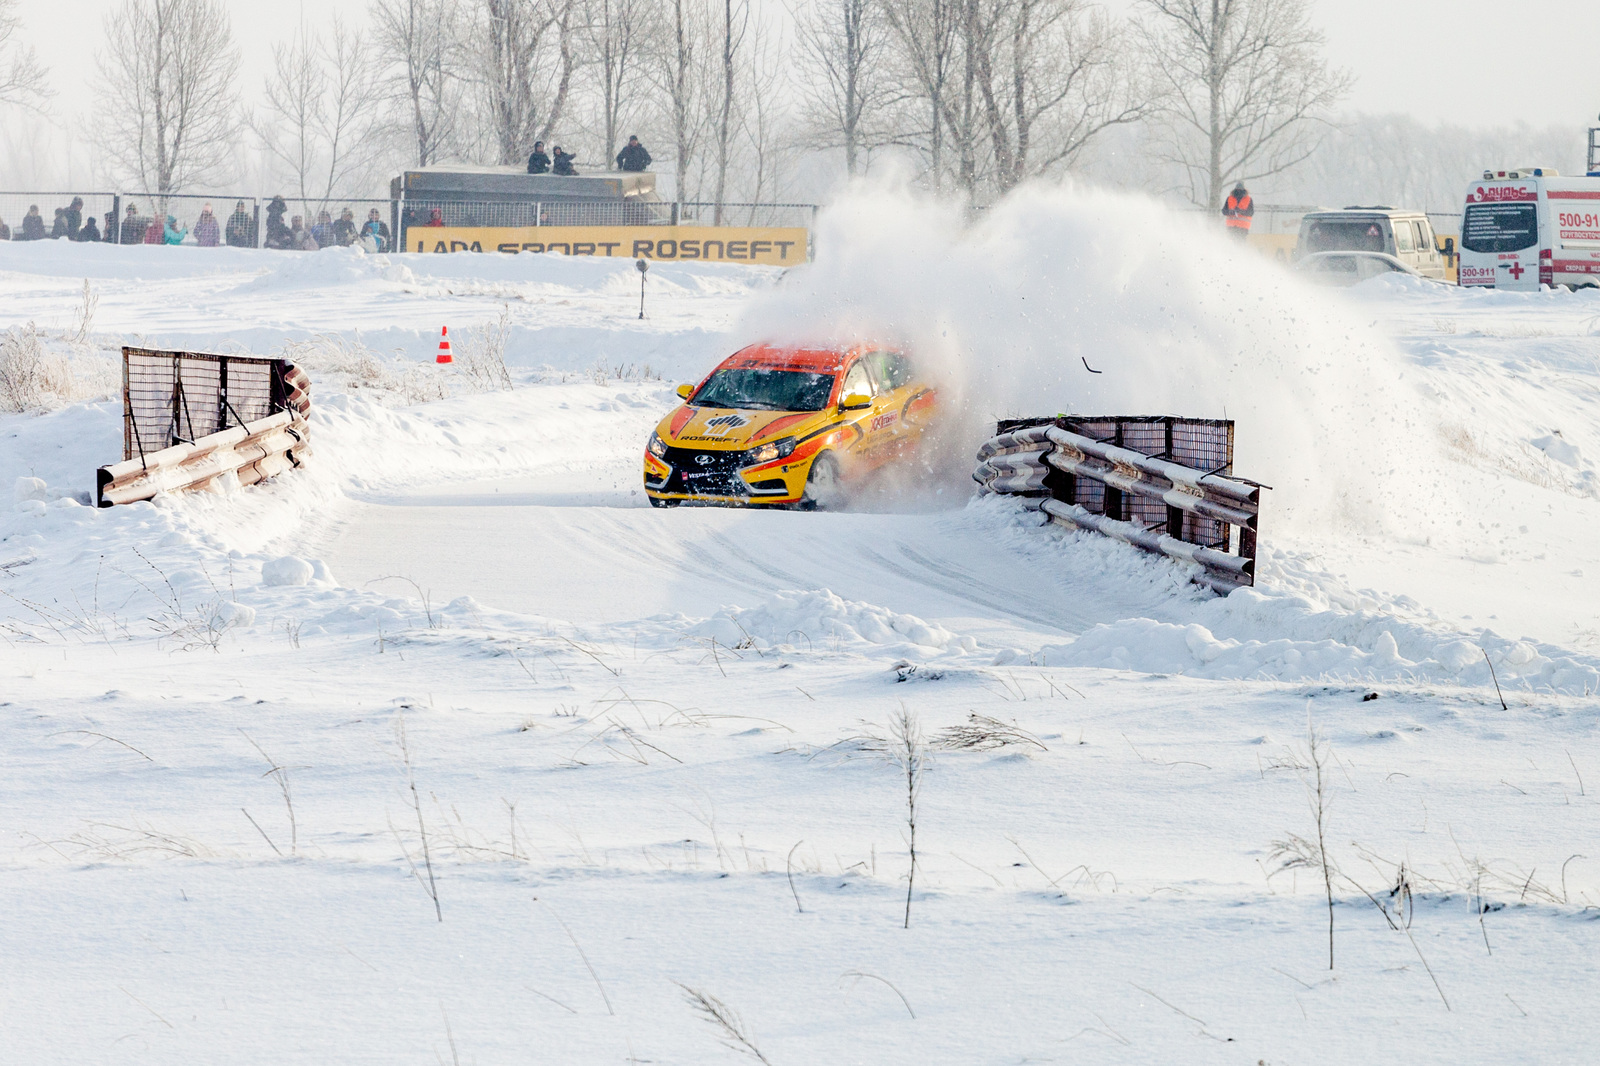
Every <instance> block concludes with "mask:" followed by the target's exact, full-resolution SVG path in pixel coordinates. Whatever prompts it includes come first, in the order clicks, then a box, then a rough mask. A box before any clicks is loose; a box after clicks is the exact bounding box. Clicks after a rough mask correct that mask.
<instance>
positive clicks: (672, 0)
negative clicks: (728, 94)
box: [652, 0, 707, 202]
mask: <svg viewBox="0 0 1600 1066" xmlns="http://www.w3.org/2000/svg"><path fill="white" fill-rule="evenodd" d="M664 3H665V6H666V11H665V14H664V25H663V27H662V41H661V46H660V49H659V50H658V51H657V52H656V55H655V62H654V64H653V65H652V76H653V80H654V81H655V84H656V89H657V92H658V93H659V95H660V98H661V101H662V109H663V111H664V112H665V115H664V117H665V119H666V123H667V125H668V126H670V127H671V130H672V156H673V158H672V167H673V180H674V184H673V190H674V191H673V196H674V197H675V198H676V199H677V200H678V201H680V202H681V201H684V200H689V199H693V198H694V196H695V195H696V190H695V189H693V188H691V184H690V183H691V175H692V174H693V173H694V168H695V167H696V165H697V164H698V162H699V155H700V145H701V141H702V139H703V138H704V136H705V131H706V121H705V120H706V111H705V103H706V86H705V79H704V78H703V77H702V72H703V70H704V68H705V65H706V64H705V60H706V51H707V40H706V37H707V32H706V26H707V11H706V7H705V3H704V0H664Z"/></svg>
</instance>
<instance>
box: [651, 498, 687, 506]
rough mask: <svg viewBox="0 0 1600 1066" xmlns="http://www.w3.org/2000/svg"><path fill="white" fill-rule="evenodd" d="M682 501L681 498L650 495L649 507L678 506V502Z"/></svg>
mask: <svg viewBox="0 0 1600 1066" xmlns="http://www.w3.org/2000/svg"><path fill="white" fill-rule="evenodd" d="M682 502H683V501H682V500H663V499H662V498H661V497H659V496H651V497H650V506H651V507H676V506H678V504H680V503H682Z"/></svg>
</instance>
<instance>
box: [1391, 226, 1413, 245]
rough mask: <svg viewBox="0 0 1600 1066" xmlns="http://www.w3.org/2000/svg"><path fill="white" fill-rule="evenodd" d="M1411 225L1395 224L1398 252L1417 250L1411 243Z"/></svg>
mask: <svg viewBox="0 0 1600 1066" xmlns="http://www.w3.org/2000/svg"><path fill="white" fill-rule="evenodd" d="M1411 234H1412V229H1411V223H1409V222H1396V223H1395V224H1394V248H1395V251H1397V252H1410V251H1415V250H1416V245H1415V244H1413V243H1412V241H1411Z"/></svg>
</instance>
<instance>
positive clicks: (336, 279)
mask: <svg viewBox="0 0 1600 1066" xmlns="http://www.w3.org/2000/svg"><path fill="white" fill-rule="evenodd" d="M261 265H263V266H268V268H269V269H268V270H267V271H266V272H265V273H263V274H262V275H261V276H259V277H257V278H253V279H251V280H250V281H247V282H245V283H244V284H243V285H241V286H240V287H239V291H240V292H241V293H265V292H272V291H275V290H278V289H329V288H343V287H347V286H352V285H360V284H363V283H369V282H390V283H392V284H396V285H406V284H415V283H416V280H417V279H416V278H415V277H414V276H413V275H412V273H411V271H410V269H409V268H407V267H405V266H403V265H401V264H399V263H396V262H394V261H393V260H392V259H390V258H389V257H388V256H386V255H368V254H367V253H366V252H364V251H363V250H362V249H361V248H360V247H358V246H356V245H351V246H350V247H348V248H324V249H323V250H321V251H319V252H317V253H316V254H315V255H311V254H298V255H295V254H290V255H284V254H282V253H277V254H275V256H274V258H272V259H270V260H266V261H265V262H263V263H262V264H261Z"/></svg>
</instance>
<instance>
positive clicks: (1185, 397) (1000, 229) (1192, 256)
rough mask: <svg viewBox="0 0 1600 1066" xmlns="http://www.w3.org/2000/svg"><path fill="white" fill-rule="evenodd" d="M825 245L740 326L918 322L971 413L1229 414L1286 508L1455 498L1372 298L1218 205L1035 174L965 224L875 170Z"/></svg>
mask: <svg viewBox="0 0 1600 1066" xmlns="http://www.w3.org/2000/svg"><path fill="white" fill-rule="evenodd" d="M815 245H816V248H817V258H816V261H815V263H813V264H812V265H810V266H809V267H803V268H798V269H796V270H794V271H792V272H791V273H790V275H789V276H788V277H787V278H786V279H785V281H784V283H783V284H782V285H780V286H777V287H776V288H774V289H773V290H771V291H770V292H769V293H765V294H760V295H758V297H757V298H756V300H755V301H754V303H753V305H752V307H751V308H750V310H749V311H748V313H747V314H746V315H745V317H744V319H743V321H742V328H743V329H744V331H745V332H747V333H750V334H754V335H762V334H765V335H771V336H777V337H787V338H802V337H817V336H822V337H830V338H841V337H859V336H883V337H897V338H901V339H902V340H905V341H907V342H909V343H911V344H912V345H913V346H914V348H915V350H916V351H917V352H918V353H919V356H920V358H921V359H922V361H923V362H924V364H928V365H931V366H932V367H933V369H934V370H935V371H936V372H937V373H938V375H939V377H940V378H941V379H942V381H943V382H944V385H945V394H946V399H947V401H951V402H952V403H953V406H954V407H955V409H957V410H958V411H959V412H960V413H961V415H962V416H963V417H964V419H965V420H966V423H967V427H968V433H969V435H974V434H976V433H978V432H981V431H982V429H983V427H984V426H985V425H986V424H991V423H992V420H993V419H994V418H995V417H997V416H1008V415H1017V414H1028V415H1040V414H1043V415H1050V414H1055V413H1057V412H1062V411H1067V412H1072V411H1076V412H1083V413H1099V414H1105V413H1128V414H1160V413H1167V412H1171V413H1174V414H1180V415H1188V416H1197V417H1228V418H1233V419H1236V420H1237V421H1238V423H1239V433H1238V450H1237V467H1238V469H1239V470H1241V471H1242V472H1245V473H1248V474H1250V475H1251V476H1253V477H1257V478H1260V479H1261V480H1263V481H1265V482H1267V483H1269V484H1271V485H1273V486H1274V487H1275V489H1276V491H1275V492H1273V493H1271V494H1269V497H1268V503H1267V508H1268V510H1269V511H1270V513H1271V515H1272V523H1273V526H1274V527H1275V528H1278V529H1284V528H1296V529H1301V528H1325V527H1326V526H1327V525H1329V524H1334V523H1337V524H1351V525H1355V526H1358V527H1364V528H1369V529H1372V528H1381V527H1384V526H1392V525H1394V524H1395V522H1394V520H1393V518H1392V517H1391V515H1392V512H1393V506H1392V505H1393V500H1394V499H1395V498H1396V496H1397V495H1398V494H1402V493H1403V494H1404V495H1405V496H1406V498H1407V499H1408V501H1409V503H1410V504H1411V509H1412V510H1413V511H1414V512H1420V513H1423V514H1445V513H1448V514H1451V515H1454V514H1455V513H1456V512H1457V511H1459V509H1460V508H1459V504H1458V503H1455V502H1454V501H1453V499H1452V497H1451V495H1450V493H1448V492H1447V491H1445V490H1444V489H1443V488H1441V487H1440V486H1441V484H1442V482H1443V481H1444V480H1445V479H1443V478H1439V477H1433V476H1431V475H1433V474H1435V473H1436V472H1437V471H1438V470H1439V469H1440V468H1441V467H1442V465H1443V458H1442V449H1441V447H1440V445H1439V443H1438V434H1437V432H1436V430H1435V425H1434V424H1435V422H1436V419H1435V418H1434V417H1433V416H1432V415H1431V414H1430V413H1429V412H1428V411H1427V409H1426V405H1425V404H1424V403H1421V402H1419V401H1420V397H1419V395H1418V393H1417V392H1415V391H1414V390H1413V389H1412V387H1411V384H1410V382H1409V381H1408V380H1407V377H1406V373H1405V368H1404V366H1403V363H1402V361H1401V359H1400V357H1399V354H1398V353H1397V352H1396V351H1395V349H1394V348H1393V347H1392V346H1391V345H1390V344H1389V343H1388V342H1387V341H1386V340H1385V339H1384V338H1383V337H1382V336H1381V335H1380V334H1379V332H1378V331H1377V330H1375V329H1373V328H1372V327H1371V326H1370V325H1369V323H1370V318H1369V317H1368V316H1367V315H1366V314H1365V313H1363V312H1361V311H1357V310H1354V309H1353V308H1352V307H1351V305H1350V304H1348V303H1347V302H1344V301H1342V300H1339V299H1336V298H1332V297H1330V296H1328V295H1327V294H1325V293H1322V292H1319V291H1312V290H1311V289H1310V288H1308V287H1306V286H1304V285H1302V284H1301V283H1300V282H1298V281H1297V280H1296V279H1295V278H1294V277H1293V276H1292V275H1290V274H1288V273H1287V272H1286V271H1284V270H1283V269H1282V268H1281V267H1279V266H1277V265H1276V264H1274V263H1273V262H1271V261H1270V260H1267V259H1265V258H1264V257H1262V256H1260V255H1258V254H1256V253H1255V252H1252V251H1248V250H1245V249H1241V248H1240V247H1238V246H1237V245H1236V244H1234V243H1230V242H1229V241H1228V240H1227V239H1226V238H1225V237H1223V236H1221V234H1220V231H1218V230H1217V229H1216V227H1215V226H1214V225H1213V220H1211V219H1209V218H1202V217H1200V216H1197V215H1195V214H1193V213H1188V214H1180V213H1176V212H1173V211H1170V210H1168V209H1167V208H1165V207H1163V206H1162V205H1161V204H1160V203H1158V202H1157V201H1155V200H1153V199H1150V198H1146V197H1139V196H1130V195H1124V194H1118V193H1111V192H1106V191H1099V190H1092V189H1086V188H1078V187H1073V186H1047V185H1034V186H1030V187H1027V188H1024V189H1021V190H1018V191H1017V192H1014V193H1013V194H1011V195H1010V196H1008V197H1006V198H1005V199H1004V200H1002V201H1001V202H1000V203H998V204H996V205H994V206H993V207H991V208H989V209H987V210H986V211H984V212H983V213H982V215H981V216H980V218H979V219H978V221H977V222H976V223H975V224H973V225H971V226H967V225H966V224H965V223H964V220H963V213H962V209H961V208H960V207H958V206H956V205H953V204H949V203H936V202H932V201H929V200H926V199H919V198H918V197H916V196H915V195H913V194H910V193H907V192H905V191H903V190H895V191H886V190H873V189H868V188H862V189H858V190H857V191H856V192H855V193H854V194H853V195H850V196H847V197H845V198H844V199H842V200H841V201H840V202H839V203H837V204H836V205H835V206H834V207H832V208H830V209H829V210H827V211H825V212H824V213H823V214H822V216H821V217H820V218H819V220H818V225H817V233H816V237H815ZM1085 364H1087V366H1088V367H1092V368H1093V369H1094V370H1095V371H1098V373H1090V372H1089V371H1088V369H1087V368H1086V365H1085ZM1419 482H1420V483H1421V485H1422V487H1421V488H1413V487H1412V486H1414V485H1417V484H1418V483H1419ZM1417 521H1419V519H1417V518H1409V519H1408V522H1411V523H1413V524H1414V523H1416V522H1417Z"/></svg>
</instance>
